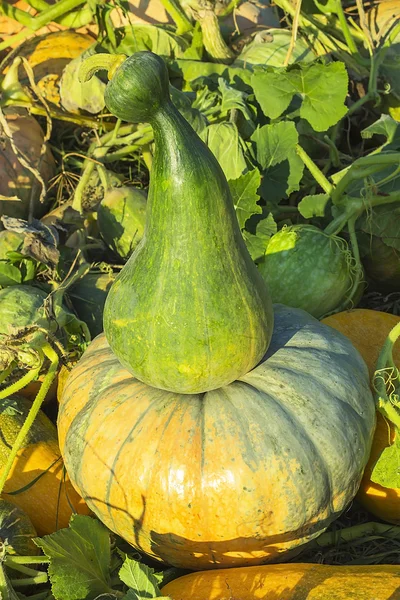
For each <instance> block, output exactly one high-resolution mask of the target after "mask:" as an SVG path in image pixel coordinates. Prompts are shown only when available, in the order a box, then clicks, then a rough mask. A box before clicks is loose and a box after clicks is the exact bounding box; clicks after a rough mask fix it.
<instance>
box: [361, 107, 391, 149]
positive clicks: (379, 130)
mask: <svg viewBox="0 0 400 600" xmlns="http://www.w3.org/2000/svg"><path fill="white" fill-rule="evenodd" d="M373 135H382V136H384V137H385V138H386V142H385V143H384V144H382V146H381V149H382V150H383V149H385V150H386V151H389V150H399V149H400V123H399V122H398V121H395V120H394V119H392V117H390V116H389V115H385V114H383V115H381V116H380V118H379V119H378V120H377V121H375V123H372V125H369V126H368V127H366V128H365V129H363V130H362V131H361V137H363V138H364V139H371V138H372V136H373Z"/></svg>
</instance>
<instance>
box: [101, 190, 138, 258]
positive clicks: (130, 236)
mask: <svg viewBox="0 0 400 600" xmlns="http://www.w3.org/2000/svg"><path fill="white" fill-rule="evenodd" d="M146 203H147V194H146V192H145V191H143V190H139V189H138V188H134V187H133V186H128V185H124V186H121V187H118V188H111V189H110V190H108V191H107V192H106V193H105V195H104V198H103V200H102V201H101V202H100V204H99V206H98V208H97V223H98V226H99V231H100V234H101V237H102V238H103V240H104V241H105V243H106V244H107V246H108V247H109V248H111V250H113V251H114V252H115V253H116V254H118V255H119V256H120V257H121V258H123V259H125V260H126V259H127V258H129V256H130V255H131V254H132V252H133V250H134V249H135V248H136V246H137V245H138V243H139V242H140V240H141V239H142V237H143V232H144V225H145V222H146Z"/></svg>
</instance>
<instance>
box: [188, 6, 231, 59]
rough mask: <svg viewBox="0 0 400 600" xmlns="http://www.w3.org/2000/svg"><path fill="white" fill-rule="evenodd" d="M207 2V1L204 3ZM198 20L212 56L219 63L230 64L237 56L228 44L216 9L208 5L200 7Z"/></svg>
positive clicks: (197, 12)
mask: <svg viewBox="0 0 400 600" xmlns="http://www.w3.org/2000/svg"><path fill="white" fill-rule="evenodd" d="M204 4H206V3H204ZM196 20H198V21H199V23H200V27H201V31H202V33H203V44H204V48H205V49H206V51H207V54H209V56H210V58H211V59H212V60H213V61H215V62H218V63H223V64H229V63H231V62H232V61H233V59H234V58H235V55H234V53H233V52H232V50H231V49H230V48H229V47H228V46H227V45H226V43H225V40H224V38H223V37H222V34H221V29H220V27H219V23H218V17H217V15H216V14H215V12H214V9H213V8H211V7H208V6H205V7H204V8H203V7H200V8H199V10H198V11H196Z"/></svg>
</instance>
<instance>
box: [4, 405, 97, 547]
mask: <svg viewBox="0 0 400 600" xmlns="http://www.w3.org/2000/svg"><path fill="white" fill-rule="evenodd" d="M30 407H31V403H30V402H29V400H27V399H26V398H23V397H22V396H12V397H10V398H7V399H5V400H0V430H1V438H0V473H1V470H2V468H3V467H4V465H5V462H6V460H7V456H8V453H9V451H10V448H11V446H12V445H13V443H14V441H15V438H16V436H17V434H18V431H19V429H20V427H21V426H22V424H23V423H24V421H25V418H26V416H27V414H28V411H29V409H30ZM2 496H3V497H5V499H7V500H12V502H13V503H14V504H16V505H17V506H19V508H21V509H22V510H24V511H25V512H26V514H27V515H28V516H29V518H30V519H31V521H32V523H33V526H34V527H35V529H36V531H37V532H38V534H39V535H47V534H49V533H52V532H54V531H56V530H57V529H61V528H63V527H67V526H68V523H69V519H70V517H71V515H72V513H73V512H79V513H82V514H88V512H89V511H88V508H87V506H86V505H85V503H84V502H83V500H82V498H80V497H79V496H78V494H77V493H76V492H75V490H74V489H73V487H72V485H71V483H70V482H69V480H68V476H67V475H66V474H65V470H64V468H63V462H62V458H61V454H60V449H59V447H58V442H57V430H56V428H55V426H54V425H53V423H52V422H51V421H50V419H48V418H47V417H46V415H45V414H44V413H43V412H41V411H40V412H39V414H38V416H37V418H36V420H35V421H34V423H33V426H32V427H31V429H30V430H29V432H28V434H27V436H26V438H25V440H24V442H23V445H22V448H21V450H20V451H19V453H18V455H17V458H16V460H15V462H14V465H13V468H12V470H11V472H10V474H9V476H8V478H7V481H6V484H5V487H4V491H3V494H2Z"/></svg>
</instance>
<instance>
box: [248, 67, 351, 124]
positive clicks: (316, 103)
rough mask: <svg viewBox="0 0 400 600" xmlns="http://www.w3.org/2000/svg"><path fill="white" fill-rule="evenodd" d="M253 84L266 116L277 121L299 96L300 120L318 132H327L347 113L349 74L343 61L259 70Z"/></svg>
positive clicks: (252, 80)
mask: <svg viewBox="0 0 400 600" xmlns="http://www.w3.org/2000/svg"><path fill="white" fill-rule="evenodd" d="M251 83H252V86H253V89H254V93H255V95H256V98H257V101H258V103H259V104H260V106H261V109H262V111H263V113H264V114H265V115H266V116H267V117H269V118H270V119H277V118H278V117H280V116H281V115H282V114H283V113H284V111H285V110H286V109H287V108H288V107H289V104H290V103H291V101H292V99H293V98H294V96H296V95H300V97H301V99H302V102H301V107H300V117H301V118H303V119H305V120H306V121H308V122H309V123H310V125H311V126H312V127H313V128H314V129H315V131H326V130H327V129H329V127H331V126H332V125H335V124H336V123H337V122H338V121H340V119H341V118H342V117H344V115H345V114H346V112H347V108H346V106H345V104H344V102H345V99H346V96H347V87H348V75H347V71H346V68H345V65H344V64H343V63H340V62H335V63H330V64H328V65H324V64H321V63H318V64H316V63H315V64H310V65H294V66H292V67H291V68H288V69H275V70H272V69H269V70H268V71H266V72H262V71H256V72H255V73H254V74H253V76H252V79H251Z"/></svg>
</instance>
